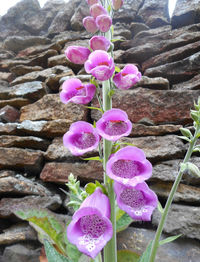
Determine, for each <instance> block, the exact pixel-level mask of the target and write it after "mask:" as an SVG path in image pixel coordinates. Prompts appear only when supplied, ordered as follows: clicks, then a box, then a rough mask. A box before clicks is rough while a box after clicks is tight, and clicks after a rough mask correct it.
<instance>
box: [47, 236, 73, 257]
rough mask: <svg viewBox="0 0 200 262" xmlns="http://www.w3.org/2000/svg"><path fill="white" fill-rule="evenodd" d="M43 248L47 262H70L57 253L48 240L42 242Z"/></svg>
mask: <svg viewBox="0 0 200 262" xmlns="http://www.w3.org/2000/svg"><path fill="white" fill-rule="evenodd" d="M44 247H45V253H46V257H47V259H48V262H55V261H56V262H72V261H70V260H68V259H67V258H66V257H64V256H63V255H61V254H60V253H58V251H57V250H56V249H55V248H54V247H53V246H52V245H51V243H50V242H49V241H48V240H44Z"/></svg>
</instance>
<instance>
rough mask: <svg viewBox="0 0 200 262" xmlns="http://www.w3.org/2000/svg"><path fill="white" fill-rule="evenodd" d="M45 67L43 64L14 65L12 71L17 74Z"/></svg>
mask: <svg viewBox="0 0 200 262" xmlns="http://www.w3.org/2000/svg"><path fill="white" fill-rule="evenodd" d="M41 70H43V68H42V67H41V66H25V65H17V66H15V67H12V68H11V69H10V71H11V72H12V73H13V74H15V75H16V76H21V75H25V74H28V73H31V72H35V71H41Z"/></svg>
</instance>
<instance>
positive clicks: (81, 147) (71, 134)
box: [63, 121, 100, 156]
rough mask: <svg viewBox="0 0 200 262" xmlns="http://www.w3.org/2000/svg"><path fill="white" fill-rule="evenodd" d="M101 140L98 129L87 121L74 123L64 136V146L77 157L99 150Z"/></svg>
mask: <svg viewBox="0 0 200 262" xmlns="http://www.w3.org/2000/svg"><path fill="white" fill-rule="evenodd" d="M99 140H100V138H99V135H98V133H97V131H96V129H95V128H94V127H93V126H92V125H91V124H89V123H87V122H85V121H78V122H75V123H73V124H72V125H71V126H70V129H69V131H68V132H67V133H65V134H64V136H63V144H64V146H65V147H67V148H68V149H69V151H70V152H71V153H72V154H73V155H75V156H81V155H83V154H84V153H86V152H88V151H92V150H93V149H95V148H97V147H98V145H99Z"/></svg>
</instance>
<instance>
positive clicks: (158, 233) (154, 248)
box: [149, 127, 199, 262]
mask: <svg viewBox="0 0 200 262" xmlns="http://www.w3.org/2000/svg"><path fill="white" fill-rule="evenodd" d="M198 132H199V127H198V128H197V129H196V131H195V134H194V137H193V139H192V141H191V142H190V146H189V148H188V150H187V153H186V155H185V158H184V160H183V163H187V162H188V161H189V159H190V157H191V155H192V152H193V148H194V146H195V144H196V141H197V139H198V136H197V134H198ZM183 173H184V171H182V170H181V168H180V170H179V172H178V175H177V177H176V180H175V181H174V184H173V186H172V189H171V191H170V194H169V197H168V199H167V202H166V205H165V208H164V212H163V214H162V217H161V220H160V223H159V225H158V228H157V231H156V235H155V238H154V240H153V244H152V248H151V253H150V257H149V262H154V261H155V258H156V253H157V249H158V247H159V241H160V236H161V234H162V231H163V227H164V224H165V221H166V218H167V214H168V212H169V208H170V206H171V203H172V201H173V198H174V195H175V193H176V191H177V188H178V185H179V183H180V181H181V178H182V176H183Z"/></svg>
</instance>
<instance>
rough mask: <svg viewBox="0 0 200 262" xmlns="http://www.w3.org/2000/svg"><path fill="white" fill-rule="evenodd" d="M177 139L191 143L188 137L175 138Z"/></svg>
mask: <svg viewBox="0 0 200 262" xmlns="http://www.w3.org/2000/svg"><path fill="white" fill-rule="evenodd" d="M177 137H178V138H180V139H183V140H185V141H187V142H191V140H190V139H189V138H188V137H186V136H177Z"/></svg>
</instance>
